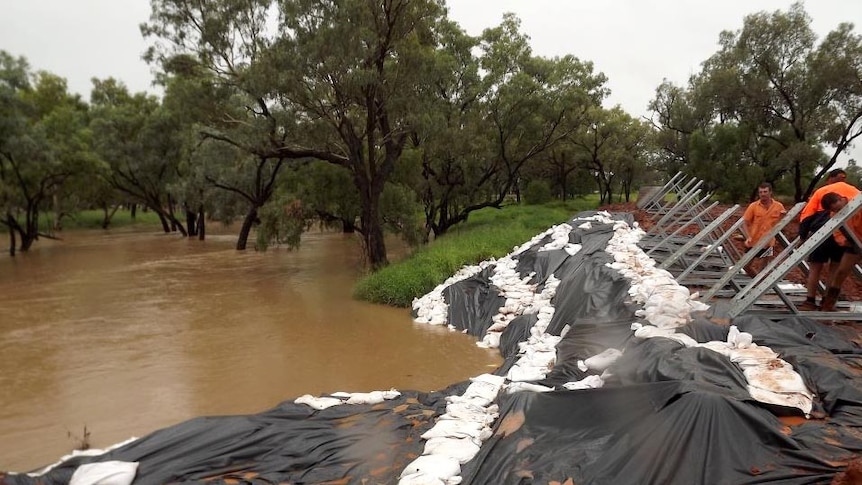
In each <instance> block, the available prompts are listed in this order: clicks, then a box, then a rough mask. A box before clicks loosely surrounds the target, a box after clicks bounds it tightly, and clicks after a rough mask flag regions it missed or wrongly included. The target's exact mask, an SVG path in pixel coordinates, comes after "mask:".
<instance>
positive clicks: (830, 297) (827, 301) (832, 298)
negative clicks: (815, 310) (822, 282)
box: [820, 288, 841, 312]
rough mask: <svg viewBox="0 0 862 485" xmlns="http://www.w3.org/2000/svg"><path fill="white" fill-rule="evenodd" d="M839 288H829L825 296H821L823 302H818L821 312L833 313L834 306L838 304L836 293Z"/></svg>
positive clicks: (838, 291) (839, 290)
mask: <svg viewBox="0 0 862 485" xmlns="http://www.w3.org/2000/svg"><path fill="white" fill-rule="evenodd" d="M840 292H841V288H829V289H827V290H826V295H824V296H823V301H821V302H820V311H821V312H834V311H835V304H836V303H838V293H840Z"/></svg>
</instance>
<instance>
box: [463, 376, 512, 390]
mask: <svg viewBox="0 0 862 485" xmlns="http://www.w3.org/2000/svg"><path fill="white" fill-rule="evenodd" d="M470 382H485V383H487V384H491V385H494V386H497V387H498V388H499V387H500V386H502V385H503V384H505V383H506V378H505V377H503V376H498V375H494V374H480V375H478V376H475V377H471V378H470Z"/></svg>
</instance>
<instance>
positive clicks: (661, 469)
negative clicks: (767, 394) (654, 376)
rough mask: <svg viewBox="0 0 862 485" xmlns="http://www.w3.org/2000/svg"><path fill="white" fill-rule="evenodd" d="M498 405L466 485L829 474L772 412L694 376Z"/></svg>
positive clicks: (778, 479)
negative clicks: (496, 416) (499, 413)
mask: <svg viewBox="0 0 862 485" xmlns="http://www.w3.org/2000/svg"><path fill="white" fill-rule="evenodd" d="M501 409H502V416H501V419H500V420H498V425H497V427H496V429H495V434H494V436H493V437H492V438H491V439H490V440H489V441H487V442H486V443H485V445H484V446H483V447H482V449H481V451H480V454H479V456H477V457H476V459H474V460H473V461H472V462H470V463H469V464H468V465H467V466H466V467H465V471H464V478H465V480H464V483H470V484H495V485H502V484H516V483H550V482H552V481H556V482H559V483H564V482H565V481H566V480H569V479H571V480H573V483H577V484H582V483H583V484H596V485H599V484H609V485H610V484H613V485H627V484H632V485H635V484H637V485H647V484H671V483H674V484H728V485H730V484H733V485H743V484H755V483H770V482H773V483H785V484H803V483H823V482H824V481H825V482H827V483H828V481H829V480H830V479H831V476H832V474H834V473H835V468H834V467H833V466H830V465H829V464H826V463H824V462H823V460H822V459H820V458H819V457H817V456H816V455H815V454H813V453H810V452H807V451H806V450H804V449H803V448H802V447H801V446H800V444H799V443H798V442H796V441H795V440H794V439H793V438H792V437H790V436H788V435H787V434H786V432H787V430H786V426H784V425H783V424H782V423H781V421H779V420H778V419H777V418H775V417H774V416H772V415H771V414H770V413H769V412H768V411H766V410H764V409H762V408H759V407H757V406H752V405H749V404H746V403H744V402H740V401H738V400H736V399H733V398H730V397H727V396H725V395H723V394H722V393H716V392H714V389H712V388H711V387H710V386H703V385H699V384H697V383H694V382H682V381H666V382H656V383H650V384H638V385H629V386H623V387H614V388H603V389H589V390H583V391H559V392H552V393H518V394H515V395H512V396H506V397H503V398H501Z"/></svg>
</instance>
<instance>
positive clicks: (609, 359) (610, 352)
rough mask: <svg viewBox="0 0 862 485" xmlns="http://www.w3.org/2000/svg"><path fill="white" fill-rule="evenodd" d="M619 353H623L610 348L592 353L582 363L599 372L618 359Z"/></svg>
mask: <svg viewBox="0 0 862 485" xmlns="http://www.w3.org/2000/svg"><path fill="white" fill-rule="evenodd" d="M621 355H623V353H622V352H620V351H619V350H617V349H614V348H610V349H607V350H605V351H604V352H602V353H600V354H598V355H594V356H592V357H590V358H589V359H587V360H585V361H584V364H586V366H587V368H588V369H591V370H594V371H596V372H601V371H603V370H605V369H607V368H608V367H610V366H611V365H612V364H613V363H614V362H616V360H617V359H619V358H620V356H621Z"/></svg>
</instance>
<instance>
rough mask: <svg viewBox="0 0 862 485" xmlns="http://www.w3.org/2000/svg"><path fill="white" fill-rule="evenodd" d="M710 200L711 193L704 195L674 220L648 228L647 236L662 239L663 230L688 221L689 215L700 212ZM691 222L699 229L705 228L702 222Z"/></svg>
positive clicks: (665, 232)
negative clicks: (696, 224)
mask: <svg viewBox="0 0 862 485" xmlns="http://www.w3.org/2000/svg"><path fill="white" fill-rule="evenodd" d="M711 198H712V193H711V192H710V193H708V194H706V195H705V196H704V197H703V198H702V199H700V200H699V201H697V202H695V203H694V204H692V205H691V206H689V207H688V208H687V209H686V210H685V212H683V213H682V214H679V215H678V216H677V217H674V218H672V219H670V220H668V221H667V222H665V223H663V224H659V223H656V224H654V225H653V226H652V228H650V230H649V232H648V233H647V234H648V235H649V236H652V237H656V236H658V237H662V236H665V235H667V231H665V228H671V227H674V226H676V225H677V224H681V223H684V222H686V221H688V220H689V218H690V217H691V215H692V214H693V213H694V212H695V211H698V210H702V209H703V206H704V205H705V204H706V203H708V202H709V199H711ZM706 215H708V214H706ZM691 222H697V223H698V226H699V227H700V228H701V229H703V227H704V226H705V224H704V223H703V221H702V220H700V219H698V220H695V221H691Z"/></svg>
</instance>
